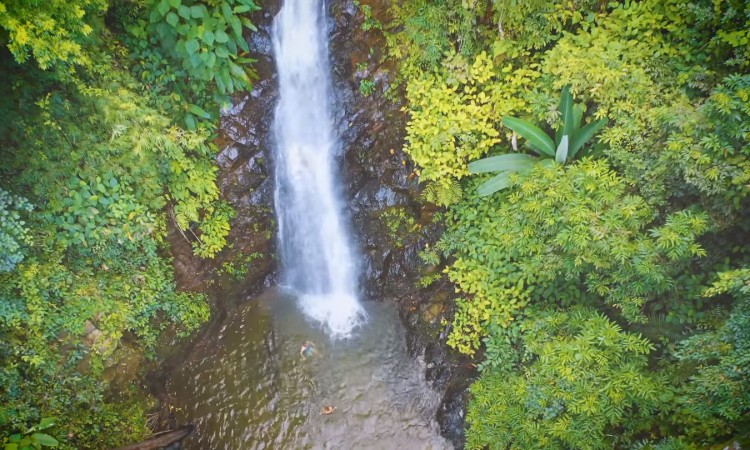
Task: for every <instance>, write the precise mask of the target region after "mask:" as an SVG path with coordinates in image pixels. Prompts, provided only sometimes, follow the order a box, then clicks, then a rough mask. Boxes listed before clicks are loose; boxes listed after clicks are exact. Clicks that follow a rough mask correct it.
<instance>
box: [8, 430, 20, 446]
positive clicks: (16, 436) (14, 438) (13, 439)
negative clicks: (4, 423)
mask: <svg viewBox="0 0 750 450" xmlns="http://www.w3.org/2000/svg"><path fill="white" fill-rule="evenodd" d="M22 438H23V436H21V434H20V433H16V434H11V435H10V438H9V439H10V442H15V443H16V444H17V443H19V442H21V439H22Z"/></svg>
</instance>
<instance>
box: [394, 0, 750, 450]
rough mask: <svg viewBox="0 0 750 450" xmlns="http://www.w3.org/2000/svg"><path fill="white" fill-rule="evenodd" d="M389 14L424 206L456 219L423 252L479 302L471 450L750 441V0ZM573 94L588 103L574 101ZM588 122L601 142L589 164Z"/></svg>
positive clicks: (462, 4) (431, 5)
mask: <svg viewBox="0 0 750 450" xmlns="http://www.w3.org/2000/svg"><path fill="white" fill-rule="evenodd" d="M390 16H391V18H390V19H389V20H390V22H385V23H383V24H382V26H381V28H382V30H384V33H386V40H387V42H388V52H387V57H389V58H392V59H394V60H395V61H397V62H398V64H399V66H398V67H399V73H398V75H397V77H396V78H397V79H398V81H399V82H400V83H401V85H402V86H403V87H404V91H405V94H406V98H407V101H408V105H407V109H408V112H409V114H410V121H409V123H408V125H407V138H406V146H405V151H406V152H407V153H408V154H409V155H410V156H411V157H412V159H413V160H414V162H415V163H416V164H417V165H418V172H419V174H420V176H421V180H422V181H426V182H428V183H426V188H425V195H424V196H423V198H425V199H427V200H428V201H432V202H434V203H436V204H440V205H442V206H449V205H452V206H450V207H449V209H448V210H447V214H445V215H443V216H442V217H445V218H446V232H445V234H444V235H443V237H442V238H441V239H440V241H439V242H438V243H437V245H435V246H433V248H431V249H426V250H425V252H423V256H424V258H425V259H426V260H427V261H430V263H431V264H434V263H437V262H438V261H440V260H442V261H443V262H444V263H445V270H444V273H445V274H447V276H448V277H449V278H450V280H451V281H452V282H453V283H454V284H455V285H456V289H457V292H458V293H459V296H460V297H459V299H458V300H457V305H456V314H455V317H454V318H453V323H452V328H451V334H450V336H449V344H451V345H453V346H454V347H455V348H457V349H458V350H459V351H461V352H464V353H467V354H470V355H475V356H476V357H477V358H480V360H481V363H480V368H481V369H482V373H481V377H480V378H479V380H478V381H477V382H476V383H475V384H474V385H473V386H472V389H471V392H472V397H471V400H470V404H469V412H468V417H467V420H468V435H467V436H468V447H469V448H484V447H489V448H498V449H505V448H571V449H572V448H613V447H615V448H663V449H667V448H670V449H673V448H704V447H706V446H710V445H719V444H722V443H725V442H727V441H728V440H730V439H733V438H734V439H739V440H744V439H748V437H749V436H748V435H747V430H748V429H750V427H749V426H748V424H749V423H750V404H749V403H748V399H749V398H750V383H749V382H750V378H749V375H750V374H748V372H747V369H746V367H748V366H749V364H748V363H749V362H750V361H748V359H747V358H748V349H750V334H748V333H750V331H749V330H750V323H748V321H747V318H748V309H747V308H748V298H749V297H750V295H749V292H748V288H747V286H748V273H747V270H748V269H747V267H748V263H749V262H750V261H748V256H749V255H748V252H747V247H746V246H747V243H748V242H747V236H748V235H750V234H749V232H750V217H749V216H748V215H747V210H748V195H747V194H748V186H749V184H748V183H749V182H750V178H749V177H750V166H749V164H750V144H749V142H748V140H749V139H750V133H749V132H750V70H749V69H750V60H749V59H748V56H749V54H748V48H750V47H748V45H747V44H748V42H750V40H749V39H750V31H749V30H750V28H749V27H748V24H750V7H748V5H747V3H746V2H742V1H737V0H728V1H708V0H704V1H697V2H682V1H678V0H667V1H663V0H641V1H630V0H628V1H623V2H609V3H606V2H596V1H573V0H555V1H535V0H531V1H515V0H512V1H511V0H507V1H506V0H494V1H487V0H473V1H467V0H463V1H458V0H439V1H438V0H436V1H426V0H409V1H406V2H400V4H399V5H398V6H393V7H392V8H391V11H390ZM567 89H570V93H571V94H572V97H573V99H574V100H573V101H574V102H575V104H578V105H585V107H583V108H580V107H579V108H576V109H577V110H576V109H573V108H574V107H573V106H572V105H573V101H570V102H566V101H565V100H564V99H563V102H561V103H560V104H558V102H557V101H556V98H557V96H558V94H559V93H560V92H561V91H563V96H565V90H567ZM566 103H567V106H566ZM566 110H567V111H568V114H566ZM571 111H574V114H572V116H573V117H575V118H576V119H577V120H578V119H579V118H580V117H588V119H586V120H584V121H583V122H582V123H581V127H583V126H586V125H585V124H586V123H589V124H596V125H595V126H593V127H592V128H595V127H596V128H598V127H602V128H601V130H600V131H599V132H598V134H596V135H594V134H592V135H591V136H588V137H587V139H591V142H592V144H593V146H592V147H591V148H590V150H589V151H588V152H586V153H585V154H579V155H577V158H575V159H573V160H570V158H567V156H568V155H566V158H561V155H560V153H561V148H562V147H561V144H563V140H562V139H561V137H562V136H563V135H564V134H566V130H568V125H567V122H568V121H567V120H566V117H570V116H571V115H570V112H571ZM577 120H576V121H577ZM576 121H574V123H575V122H576ZM532 124H536V125H532ZM545 130H555V131H556V136H555V139H553V138H552V137H551V136H547V134H546V132H545ZM514 132H517V133H518V135H521V137H525V138H526V139H528V140H529V141H530V143H531V147H532V149H531V151H532V152H533V153H529V152H528V151H527V150H524V149H523V148H522V147H521V146H516V145H511V144H512V143H513V141H514V139H516V135H515V134H514ZM571 136H573V134H571ZM514 147H515V148H514ZM542 147H544V148H542ZM519 151H520V153H518V152H519ZM562 153H564V152H562ZM542 154H544V155H546V156H547V157H548V158H556V159H557V160H558V161H559V162H565V163H566V164H565V165H562V164H553V163H550V164H536V163H535V161H537V160H536V159H535V158H537V157H538V155H542ZM480 158H484V159H482V160H480V161H478V162H475V163H474V164H472V165H471V166H470V165H469V162H471V161H475V160H479V159H480ZM469 169H471V172H474V173H477V174H478V175H475V176H468V175H469V174H470V170H469ZM493 171H501V177H502V180H500V182H494V181H491V182H490V183H489V184H484V186H483V187H482V189H479V190H478V187H480V186H482V183H486V182H487V181H488V180H490V177H489V176H487V175H484V173H485V172H493ZM458 183H460V184H461V186H460V187H457V186H456V184H458ZM448 192H458V193H461V195H448V194H447V193H448ZM481 194H492V195H489V196H481ZM441 254H442V258H439V256H441Z"/></svg>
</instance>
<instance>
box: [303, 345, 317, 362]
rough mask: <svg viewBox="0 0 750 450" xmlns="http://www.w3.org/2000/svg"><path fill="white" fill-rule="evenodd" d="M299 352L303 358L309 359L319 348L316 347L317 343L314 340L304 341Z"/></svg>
mask: <svg viewBox="0 0 750 450" xmlns="http://www.w3.org/2000/svg"><path fill="white" fill-rule="evenodd" d="M299 354H300V356H302V359H307V358H309V357H311V356H315V355H317V354H318V350H317V349H315V343H314V342H312V341H305V342H303V343H302V347H301V348H300V349H299Z"/></svg>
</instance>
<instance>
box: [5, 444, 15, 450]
mask: <svg viewBox="0 0 750 450" xmlns="http://www.w3.org/2000/svg"><path fill="white" fill-rule="evenodd" d="M5 450H18V444H5Z"/></svg>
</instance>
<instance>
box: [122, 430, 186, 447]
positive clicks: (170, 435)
mask: <svg viewBox="0 0 750 450" xmlns="http://www.w3.org/2000/svg"><path fill="white" fill-rule="evenodd" d="M193 428H194V427H193V426H192V425H185V426H184V427H180V428H178V429H176V430H168V431H162V432H161V433H156V434H154V435H152V436H151V438H150V439H148V440H146V441H143V442H141V443H139V444H133V445H128V446H126V447H120V448H116V449H114V450H156V449H159V448H162V447H166V446H168V445H171V444H174V443H175V442H179V441H181V440H183V439H185V438H186V437H187V436H188V435H189V434H190V433H192V432H193Z"/></svg>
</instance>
